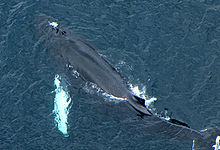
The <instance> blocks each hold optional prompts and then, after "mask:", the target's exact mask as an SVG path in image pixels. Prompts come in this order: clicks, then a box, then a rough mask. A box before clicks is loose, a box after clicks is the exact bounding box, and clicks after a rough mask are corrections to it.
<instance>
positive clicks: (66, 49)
mask: <svg viewBox="0 0 220 150" xmlns="http://www.w3.org/2000/svg"><path fill="white" fill-rule="evenodd" d="M48 21H56V20H55V19H53V18H52V17H49V16H47V15H44V14H39V15H37V16H36V30H37V31H38V34H39V41H42V42H43V43H44V46H45V48H46V49H47V50H48V51H49V52H50V54H51V55H52V56H53V57H54V59H55V61H56V64H57V65H58V66H59V68H61V70H63V72H65V73H66V74H67V76H68V77H69V78H74V75H73V71H74V70H76V71H77V72H78V73H79V74H80V78H81V79H83V80H85V81H86V82H88V81H89V82H92V83H94V84H96V85H97V86H98V87H99V88H101V89H102V90H103V91H104V92H106V93H108V94H111V95H113V96H116V97H119V98H126V99H127V100H128V102H129V104H130V105H131V106H132V107H133V108H134V109H135V110H136V111H137V112H138V113H139V114H140V116H141V117H142V118H143V124H142V125H140V127H142V126H143V127H142V129H143V130H146V131H147V132H149V133H155V132H156V133H158V134H159V136H160V135H163V136H165V137H168V138H179V139H183V138H185V139H191V140H192V139H195V141H196V142H195V144H196V145H195V146H196V147H195V149H197V150H198V149H199V150H208V149H211V147H212V145H211V143H213V144H214V143H215V142H214V141H215V137H216V136H217V135H218V134H220V130H219V128H212V129H209V130H207V131H206V132H199V131H196V130H193V129H190V128H188V127H187V124H185V123H182V122H180V121H178V120H175V119H173V120H170V121H166V120H164V119H161V118H159V117H157V116H156V115H153V114H152V113H151V112H150V111H149V110H148V109H147V108H146V107H145V106H144V103H143V100H142V99H140V98H137V97H136V98H135V97H134V96H133V95H132V94H131V93H130V91H129V89H128V88H127V84H126V83H125V82H124V80H123V78H122V77H121V76H120V75H119V73H118V72H117V71H116V70H115V69H114V68H113V67H112V66H111V65H109V63H108V62H107V61H106V60H105V59H104V58H102V57H101V56H100V55H99V54H98V53H97V52H96V50H95V48H94V47H93V46H91V45H90V44H89V43H88V42H87V41H85V40H83V39H81V38H79V37H78V36H76V35H75V34H74V33H72V32H71V31H68V30H67V29H65V30H63V28H62V27H59V26H58V28H59V29H58V28H55V29H52V27H51V26H50V25H49V23H48ZM184 124H185V125H184ZM164 134H165V135H164Z"/></svg>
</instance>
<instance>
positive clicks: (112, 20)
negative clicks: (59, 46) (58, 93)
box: [0, 0, 220, 150]
mask: <svg viewBox="0 0 220 150" xmlns="http://www.w3.org/2000/svg"><path fill="white" fill-rule="evenodd" d="M38 13H45V14H47V15H50V16H53V17H54V18H57V19H58V20H59V21H60V23H62V24H63V25H64V26H66V27H67V28H69V29H72V30H74V31H75V32H76V33H78V34H79V35H81V36H82V37H84V38H86V39H87V40H88V41H90V43H92V44H93V45H94V46H95V47H96V48H97V49H99V52H100V53H101V54H103V55H105V56H106V59H107V60H109V61H110V62H111V64H112V65H113V66H114V67H115V68H116V69H117V70H118V71H119V72H120V74H121V75H122V76H123V77H124V78H125V80H126V81H128V82H129V83H132V84H133V85H136V86H139V87H140V88H141V87H144V86H146V94H147V95H148V96H151V97H153V96H154V97H156V98H157V99H158V100H157V101H156V102H155V103H154V106H153V107H154V108H155V109H156V112H157V113H163V112H164V109H165V108H167V109H168V112H169V113H170V114H172V117H173V118H176V119H178V120H181V121H184V122H186V123H188V124H189V125H190V126H191V127H192V128H193V129H196V130H201V129H204V128H207V127H211V126H219V125H220V112H219V110H220V51H219V50H220V49H219V48H220V1H218V0H216V1H215V0H194V1H177V0H169V1H165V2H164V1H155V2H151V1H147V0H138V1H123V0H114V1H106V0H97V1H96V0H93V1H89V0H74V1H67V0H62V1H59V0H56V1H52V0H51V1H46V0H38V1H33V0H28V1H27V0H23V1H21V0H20V1H19V0H17V1H16V0H13V1H8V0H2V1H1V2H0V97H1V98H0V149H10V150H12V149H13V150H14V149H19V150H20V149H21V150H23V149H27V150H30V149H36V150H37V149H51V150H54V149H66V150H67V149H74V150H76V149H80V150H81V149H82V150H84V149H89V150H93V149H94V150H98V149H100V150H103V149H126V150H128V149H131V150H133V149H137V150H139V149H141V150H142V149H146V150H156V149H163V150H164V149H166V150H176V149H181V150H185V149H186V150H187V149H190V148H191V141H185V140H184V139H183V141H181V140H178V141H173V140H170V139H166V138H162V137H161V138H160V137H158V136H156V135H151V134H149V133H148V131H146V130H144V129H142V128H141V127H138V125H139V124H138V121H137V124H135V121H133V122H132V121H131V120H132V119H134V116H132V117H131V116H130V115H129V114H130V112H129V111H130V109H126V107H124V105H123V104H114V103H109V102H106V101H104V99H103V97H98V96H91V95H89V94H81V93H77V92H76V91H77V90H72V92H71V93H70V95H71V98H72V100H73V105H72V108H71V110H70V114H69V119H68V121H69V128H68V131H69V137H64V136H63V135H62V134H61V133H60V132H59V131H58V129H57V128H56V127H55V125H54V115H53V113H52V110H53V107H54V104H53V99H54V94H53V93H51V92H52V91H53V90H54V89H55V86H54V84H53V81H54V76H55V74H56V70H55V69H54V66H53V65H54V64H53V63H52V61H51V58H50V56H49V54H48V52H47V51H45V49H44V48H43V46H42V45H40V44H39V43H38V40H39V39H38V37H37V35H36V31H35V28H34V18H35V15H36V14H38ZM130 123H131V124H132V125H131V124H130ZM155 132H156V131H155Z"/></svg>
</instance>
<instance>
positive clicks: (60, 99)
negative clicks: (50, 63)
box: [53, 75, 71, 136]
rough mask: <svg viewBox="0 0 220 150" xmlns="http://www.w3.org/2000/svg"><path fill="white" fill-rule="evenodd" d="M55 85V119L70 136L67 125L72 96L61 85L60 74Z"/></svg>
mask: <svg viewBox="0 0 220 150" xmlns="http://www.w3.org/2000/svg"><path fill="white" fill-rule="evenodd" d="M54 85H55V86H56V89H55V90H54V92H55V93H56V94H55V98H54V110H53V113H54V114H55V115H56V116H55V118H54V121H55V123H56V125H57V127H58V129H59V130H60V131H61V132H62V133H63V134H64V135H65V136H68V132H67V126H68V121H67V119H68V114H69V110H70V108H71V105H70V103H71V98H70V96H69V94H68V92H67V91H65V90H64V88H63V87H62V86H61V77H59V75H56V76H55V79H54Z"/></svg>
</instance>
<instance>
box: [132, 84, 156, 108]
mask: <svg viewBox="0 0 220 150" xmlns="http://www.w3.org/2000/svg"><path fill="white" fill-rule="evenodd" d="M129 86H130V89H131V91H132V93H133V94H134V95H136V96H138V97H140V98H142V99H144V100H145V106H146V107H147V108H148V107H149V106H150V105H151V104H153V103H154V102H155V101H156V100H157V98H155V97H149V96H147V95H146V87H145V86H144V87H143V88H142V89H141V90H140V89H139V87H138V86H133V85H132V84H129Z"/></svg>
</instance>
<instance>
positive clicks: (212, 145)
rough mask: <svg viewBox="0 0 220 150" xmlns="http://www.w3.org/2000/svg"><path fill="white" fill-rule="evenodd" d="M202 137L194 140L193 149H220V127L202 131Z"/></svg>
mask: <svg viewBox="0 0 220 150" xmlns="http://www.w3.org/2000/svg"><path fill="white" fill-rule="evenodd" d="M200 133H201V134H202V136H201V137H197V138H195V139H194V140H193V146H192V150H220V146H219V142H220V127H214V128H208V129H205V130H202V131H200Z"/></svg>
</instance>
